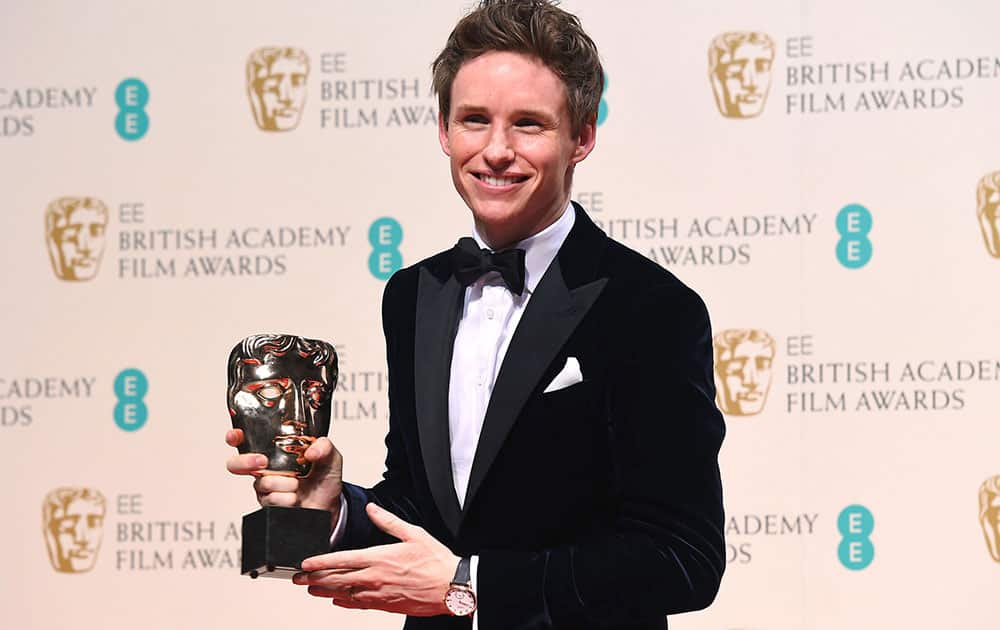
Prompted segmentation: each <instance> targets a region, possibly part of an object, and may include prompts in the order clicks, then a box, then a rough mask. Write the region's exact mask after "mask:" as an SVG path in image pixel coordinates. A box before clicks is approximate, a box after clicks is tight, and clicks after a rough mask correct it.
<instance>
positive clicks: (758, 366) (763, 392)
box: [718, 340, 774, 416]
mask: <svg viewBox="0 0 1000 630" xmlns="http://www.w3.org/2000/svg"><path fill="white" fill-rule="evenodd" d="M773 358H774V352H773V351H772V349H771V347H770V346H768V345H766V344H763V343H759V342H754V341H749V340H747V341H742V342H740V343H739V344H737V345H736V346H735V347H734V348H733V349H732V353H731V356H730V357H729V358H724V359H721V360H720V361H719V364H720V365H719V367H718V372H719V376H720V377H721V380H722V391H723V396H724V400H723V403H724V405H723V406H724V407H725V409H723V411H725V412H726V413H731V414H734V415H740V416H749V415H753V414H756V413H760V411H761V410H762V409H763V408H764V403H765V402H767V391H768V389H769V388H770V386H771V363H772V360H773Z"/></svg>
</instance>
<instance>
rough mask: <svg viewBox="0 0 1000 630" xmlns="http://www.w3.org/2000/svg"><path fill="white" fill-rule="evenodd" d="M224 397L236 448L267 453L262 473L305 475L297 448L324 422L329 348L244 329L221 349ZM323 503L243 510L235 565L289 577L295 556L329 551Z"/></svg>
mask: <svg viewBox="0 0 1000 630" xmlns="http://www.w3.org/2000/svg"><path fill="white" fill-rule="evenodd" d="M228 372H229V387H228V389H227V396H226V399H227V402H228V405H229V415H230V417H231V418H232V421H233V428H234V429H242V430H243V443H242V444H240V446H239V451H240V453H262V454H264V455H266V456H267V469H266V470H264V471H262V472H263V474H265V475H285V476H289V477H308V476H309V473H310V471H311V464H310V463H309V462H308V461H306V459H305V456H304V453H305V451H306V449H307V448H309V445H310V444H312V443H313V442H314V441H315V440H316V439H317V438H320V437H323V436H325V435H326V434H327V433H328V432H329V430H330V404H331V400H332V397H333V390H334V388H335V387H336V386H337V373H338V370H337V351H336V350H334V348H333V346H332V345H331V344H329V343H327V342H325V341H319V340H316V339H306V338H304V337H296V336H294V335H251V336H249V337H247V338H245V339H243V340H242V341H240V342H239V343H238V344H236V347H235V348H233V351H232V352H231V353H230V354H229V364H228ZM331 518H332V515H331V514H330V512H328V511H326V510H315V509H311V508H301V507H296V508H291V507H276V506H265V507H263V508H261V509H259V510H257V511H256V512H253V513H251V514H247V515H246V516H244V517H243V551H242V563H241V564H242V567H241V572H242V573H243V574H244V575H249V576H250V577H252V578H256V577H258V576H265V577H284V578H290V577H291V576H292V575H294V574H295V573H296V572H298V571H299V570H300V569H301V566H302V560H304V559H305V558H308V557H309V556H314V555H317V554H321V553H326V552H327V551H329V545H330V521H331Z"/></svg>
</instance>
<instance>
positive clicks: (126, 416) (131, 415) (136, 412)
mask: <svg viewBox="0 0 1000 630" xmlns="http://www.w3.org/2000/svg"><path fill="white" fill-rule="evenodd" d="M148 391H149V381H148V380H146V375H145V374H143V373H142V371H141V370H137V369H135V368H129V369H127V370H122V371H121V372H120V373H119V374H118V376H116V377H115V398H117V399H118V404H116V405H115V424H117V425H118V428H119V429H121V430H122V431H137V430H139V429H141V428H142V427H143V425H145V424H146V420H147V419H148V418H149V410H148V409H147V408H146V403H145V402H143V400H142V399H143V398H145V397H146V393H147V392H148Z"/></svg>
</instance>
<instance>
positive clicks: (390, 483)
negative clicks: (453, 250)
mask: <svg viewBox="0 0 1000 630" xmlns="http://www.w3.org/2000/svg"><path fill="white" fill-rule="evenodd" d="M408 272H409V270H403V271H400V272H398V273H397V274H394V275H393V276H392V277H391V278H389V281H388V282H387V283H386V287H385V292H384V295H383V297H382V330H383V332H384V334H385V340H386V362H387V365H388V371H389V393H388V394H389V431H388V433H386V437H385V446H386V459H385V472H384V473H382V481H380V482H379V483H377V484H376V485H375V486H374V487H373V488H371V489H366V488H362V487H361V486H357V485H355V484H351V483H346V482H345V483H344V490H343V492H344V497H345V498H346V499H347V523H346V525H345V528H344V536H343V537H342V538H341V540H340V542H339V543H338V544H337V549H361V548H364V547H371V546H373V545H384V544H389V543H393V542H398V540H397V539H396V538H394V537H392V536H389V535H388V534H386V533H384V532H382V531H381V530H379V529H378V528H377V527H375V525H373V524H372V522H371V521H370V520H369V519H368V515H367V513H366V512H365V505H367V504H368V503H370V502H373V503H375V504H377V505H379V506H380V507H383V508H385V509H387V510H389V511H390V512H392V513H393V514H395V515H396V516H398V517H400V518H402V519H403V520H404V521H407V522H409V523H413V524H414V525H420V526H422V527H423V526H425V522H424V521H425V519H424V517H423V515H422V514H421V512H420V510H419V509H418V508H417V506H416V504H415V503H414V501H413V498H412V497H413V496H414V493H413V487H412V481H411V478H410V473H409V467H408V462H407V457H406V447H405V445H404V444H403V440H402V439H401V438H400V434H399V429H398V428H396V427H394V426H393V419H394V418H398V417H399V415H398V414H397V413H396V409H395V405H396V404H397V403H396V397H395V396H393V383H394V382H396V376H395V374H394V372H395V366H396V363H397V359H396V354H397V350H396V348H397V343H399V340H400V338H401V337H403V336H405V335H400V328H399V327H400V326H403V325H404V324H403V322H400V321H398V318H400V316H401V314H406V313H410V314H411V316H412V311H413V308H412V303H411V305H410V308H406V307H405V306H404V305H402V304H400V302H401V301H402V302H405V301H406V296H405V295H404V293H405V290H404V288H403V285H404V284H406V283H405V282H404V281H402V280H401V276H402V275H403V274H406V273H408Z"/></svg>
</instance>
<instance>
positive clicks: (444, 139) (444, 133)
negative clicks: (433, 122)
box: [438, 112, 451, 157]
mask: <svg viewBox="0 0 1000 630" xmlns="http://www.w3.org/2000/svg"><path fill="white" fill-rule="evenodd" d="M438 142H440V143H441V150H442V151H444V154H445V155H447V156H448V157H451V142H450V141H449V139H448V121H447V120H445V117H444V114H443V113H441V112H438Z"/></svg>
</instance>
